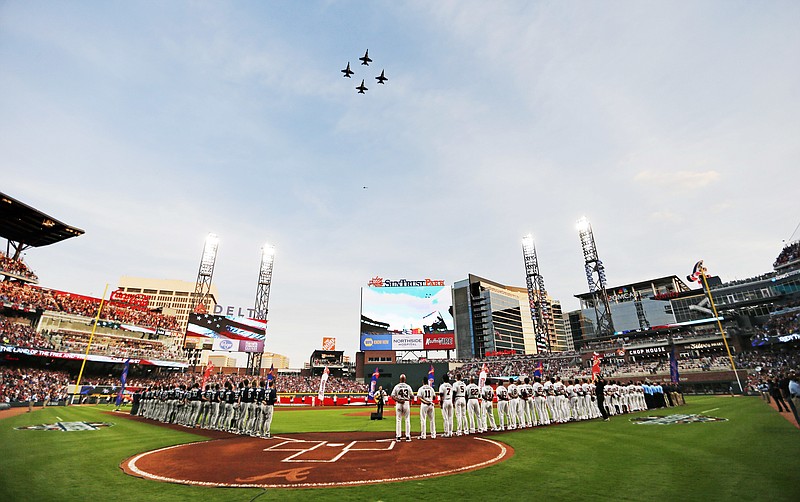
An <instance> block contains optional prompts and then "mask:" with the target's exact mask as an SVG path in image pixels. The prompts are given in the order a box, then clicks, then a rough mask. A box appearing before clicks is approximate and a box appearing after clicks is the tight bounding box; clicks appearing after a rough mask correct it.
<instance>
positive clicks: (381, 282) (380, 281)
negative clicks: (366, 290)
mask: <svg viewBox="0 0 800 502" xmlns="http://www.w3.org/2000/svg"><path fill="white" fill-rule="evenodd" d="M367 286H370V287H373V288H413V287H421V286H444V281H440V280H435V279H422V280H418V281H409V280H407V279H400V280H398V281H393V280H391V279H384V278H383V277H379V276H375V277H373V278H372V279H370V280H369V282H368V283H367Z"/></svg>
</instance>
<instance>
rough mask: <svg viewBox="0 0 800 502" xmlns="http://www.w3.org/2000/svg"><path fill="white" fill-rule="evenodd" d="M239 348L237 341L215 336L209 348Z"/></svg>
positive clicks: (227, 349)
mask: <svg viewBox="0 0 800 502" xmlns="http://www.w3.org/2000/svg"><path fill="white" fill-rule="evenodd" d="M238 348H239V343H238V341H234V340H229V339H227V338H215V339H214V344H213V345H212V346H211V350H222V351H227V352H233V351H235V350H237V349H238Z"/></svg>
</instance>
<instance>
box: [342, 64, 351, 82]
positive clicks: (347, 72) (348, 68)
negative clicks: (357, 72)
mask: <svg viewBox="0 0 800 502" xmlns="http://www.w3.org/2000/svg"><path fill="white" fill-rule="evenodd" d="M342 73H344V75H342V76H343V77H347V78H350V75H352V74H353V73H354V72H353V70H351V69H350V61H348V62H347V68H345V69H344V70H342Z"/></svg>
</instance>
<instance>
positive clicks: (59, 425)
mask: <svg viewBox="0 0 800 502" xmlns="http://www.w3.org/2000/svg"><path fill="white" fill-rule="evenodd" d="M112 425H114V424H112V423H108V422H56V423H54V424H40V425H28V426H26V427H16V430H18V431H59V432H75V431H96V430H97V429H99V428H101V427H111V426H112Z"/></svg>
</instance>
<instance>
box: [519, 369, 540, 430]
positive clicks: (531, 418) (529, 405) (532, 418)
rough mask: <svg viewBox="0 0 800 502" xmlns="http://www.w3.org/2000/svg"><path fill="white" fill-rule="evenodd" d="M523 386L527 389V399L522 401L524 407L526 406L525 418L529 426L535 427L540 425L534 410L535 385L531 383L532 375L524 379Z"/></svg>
mask: <svg viewBox="0 0 800 502" xmlns="http://www.w3.org/2000/svg"><path fill="white" fill-rule="evenodd" d="M523 382H524V383H523V388H524V389H525V399H524V400H523V401H522V407H523V408H525V418H526V420H527V426H528V427H533V426H534V425H539V422H538V421H537V419H536V413H535V412H534V411H533V385H531V379H530V377H527V376H526V377H525V379H524V380H523Z"/></svg>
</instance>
